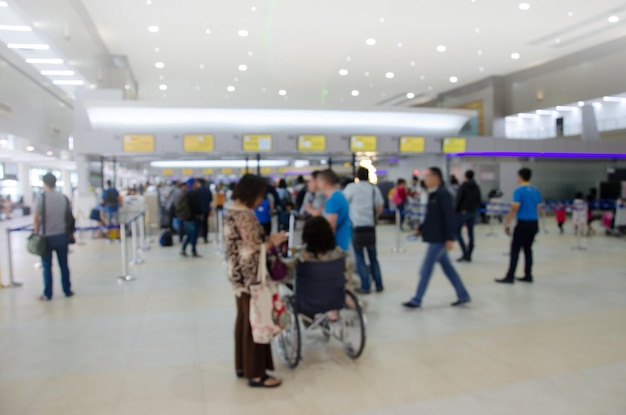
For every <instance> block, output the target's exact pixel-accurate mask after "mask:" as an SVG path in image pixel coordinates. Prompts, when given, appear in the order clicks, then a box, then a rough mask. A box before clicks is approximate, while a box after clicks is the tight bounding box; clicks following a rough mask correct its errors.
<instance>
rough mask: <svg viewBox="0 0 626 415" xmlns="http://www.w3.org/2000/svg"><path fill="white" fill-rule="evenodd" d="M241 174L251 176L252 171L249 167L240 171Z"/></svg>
mask: <svg viewBox="0 0 626 415" xmlns="http://www.w3.org/2000/svg"><path fill="white" fill-rule="evenodd" d="M241 174H252V169H251V168H250V167H248V168H247V169H241Z"/></svg>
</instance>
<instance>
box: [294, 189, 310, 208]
mask: <svg viewBox="0 0 626 415" xmlns="http://www.w3.org/2000/svg"><path fill="white" fill-rule="evenodd" d="M308 190H309V189H307V187H306V186H304V187H303V188H302V189H301V190H300V191H299V192H298V195H297V196H296V210H297V211H298V212H300V209H302V205H303V204H304V198H305V197H306V193H307V192H308Z"/></svg>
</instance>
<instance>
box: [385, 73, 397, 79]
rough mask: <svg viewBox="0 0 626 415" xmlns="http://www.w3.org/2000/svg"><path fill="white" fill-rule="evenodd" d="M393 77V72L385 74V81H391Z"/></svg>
mask: <svg viewBox="0 0 626 415" xmlns="http://www.w3.org/2000/svg"><path fill="white" fill-rule="evenodd" d="M394 76H396V75H394V73H393V72H387V73H386V74H385V78H387V79H393V77H394Z"/></svg>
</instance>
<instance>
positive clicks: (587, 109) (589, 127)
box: [580, 104, 600, 140]
mask: <svg viewBox="0 0 626 415" xmlns="http://www.w3.org/2000/svg"><path fill="white" fill-rule="evenodd" d="M580 110H581V112H582V119H583V128H582V139H583V140H599V139H600V133H599V132H598V123H597V121H596V111H595V108H593V105H591V104H585V105H584V106H583V107H582V108H581V109H580Z"/></svg>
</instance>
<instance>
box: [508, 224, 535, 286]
mask: <svg viewBox="0 0 626 415" xmlns="http://www.w3.org/2000/svg"><path fill="white" fill-rule="evenodd" d="M537 233H539V222H538V221H536V220H519V221H517V226H515V230H514V231H513V240H512V241H511V262H510V264H509V271H508V272H507V273H506V277H507V278H509V279H513V278H515V270H516V269H517V261H518V260H519V253H520V251H521V250H522V249H523V250H524V258H525V266H524V276H525V277H527V278H531V277H532V276H533V242H535V236H536V235H537Z"/></svg>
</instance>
